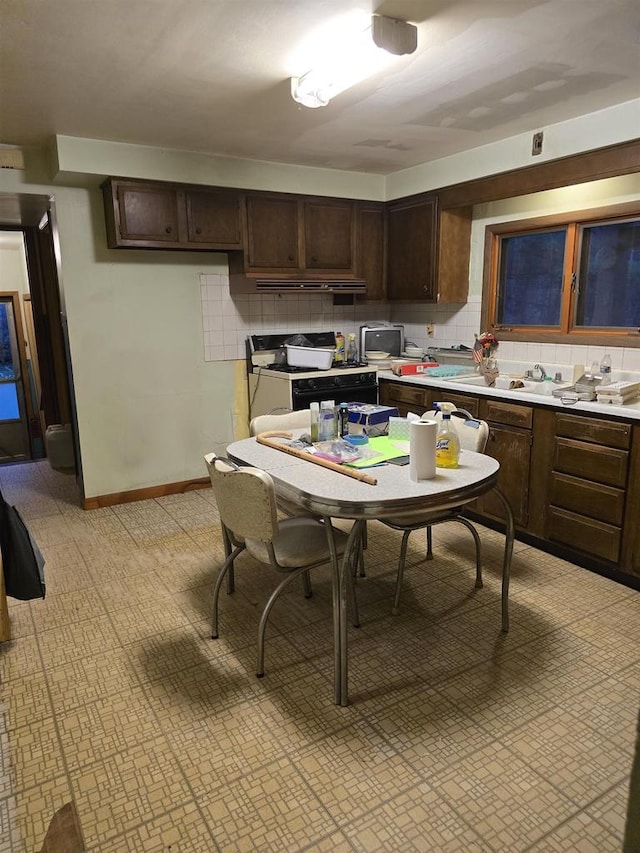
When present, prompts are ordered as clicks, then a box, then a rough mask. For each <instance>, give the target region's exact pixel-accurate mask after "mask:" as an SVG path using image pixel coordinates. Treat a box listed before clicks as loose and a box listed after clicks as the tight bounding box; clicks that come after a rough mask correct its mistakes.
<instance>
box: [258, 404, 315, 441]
mask: <svg viewBox="0 0 640 853" xmlns="http://www.w3.org/2000/svg"><path fill="white" fill-rule="evenodd" d="M271 429H279V430H291V429H307V430H308V429H311V410H310V409H301V410H300V411H297V412H283V413H281V414H274V415H258V416H257V417H255V418H253V419H252V421H251V423H250V424H249V432H250V434H251V435H258V434H259V433H261V432H266V431H267V430H271Z"/></svg>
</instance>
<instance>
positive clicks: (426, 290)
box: [422, 284, 429, 293]
mask: <svg viewBox="0 0 640 853" xmlns="http://www.w3.org/2000/svg"><path fill="white" fill-rule="evenodd" d="M422 290H423V291H424V293H427V292H428V290H429V288H428V287H427V285H426V284H423V285H422Z"/></svg>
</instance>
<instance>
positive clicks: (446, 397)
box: [432, 388, 480, 418]
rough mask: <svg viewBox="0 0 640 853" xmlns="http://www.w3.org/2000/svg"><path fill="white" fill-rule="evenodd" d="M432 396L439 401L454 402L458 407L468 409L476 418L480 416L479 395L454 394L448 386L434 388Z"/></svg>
mask: <svg viewBox="0 0 640 853" xmlns="http://www.w3.org/2000/svg"><path fill="white" fill-rule="evenodd" d="M432 397H433V400H434V402H437V403H453V404H454V405H455V406H456V407H457V408H458V409H466V410H467V411H468V412H469V413H470V414H471V415H473V417H474V418H477V417H478V413H479V410H480V401H479V400H478V398H477V397H467V396H466V394H452V393H451V392H450V391H449V390H448V389H447V388H444V389H440V388H434V389H432Z"/></svg>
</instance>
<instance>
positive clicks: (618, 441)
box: [556, 415, 631, 450]
mask: <svg viewBox="0 0 640 853" xmlns="http://www.w3.org/2000/svg"><path fill="white" fill-rule="evenodd" d="M556 435H561V436H563V437H564V438H576V439H578V440H579V441H591V442H593V443H594V444H605V445H607V447H618V448H620V449H621V450H628V449H629V447H630V445H631V425H630V424H625V423H618V422H616V421H603V420H600V419H599V418H587V417H584V415H583V416H578V415H556Z"/></svg>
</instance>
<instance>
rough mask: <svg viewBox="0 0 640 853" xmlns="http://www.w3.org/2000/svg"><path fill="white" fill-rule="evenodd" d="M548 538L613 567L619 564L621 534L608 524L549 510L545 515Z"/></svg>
mask: <svg viewBox="0 0 640 853" xmlns="http://www.w3.org/2000/svg"><path fill="white" fill-rule="evenodd" d="M547 537H548V538H549V539H551V540H552V541H554V542H561V543H562V544H563V545H570V546H571V547H572V548H576V549H577V550H578V551H583V552H584V553H586V554H590V555H592V556H595V557H601V558H602V559H604V560H610V561H611V562H612V563H617V562H618V557H619V554H620V538H621V530H620V528H619V527H614V526H613V525H611V524H605V523H604V522H602V521H596V520H595V519H593V518H585V517H584V516H582V515H578V514H577V513H573V512H568V511H567V510H563V509H559V508H558V507H555V506H550V507H549V511H548V513H547Z"/></svg>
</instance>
